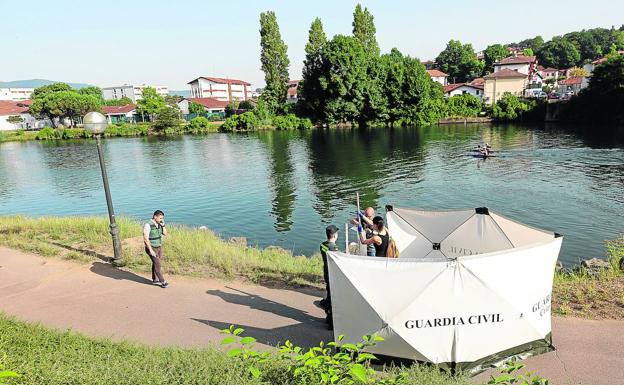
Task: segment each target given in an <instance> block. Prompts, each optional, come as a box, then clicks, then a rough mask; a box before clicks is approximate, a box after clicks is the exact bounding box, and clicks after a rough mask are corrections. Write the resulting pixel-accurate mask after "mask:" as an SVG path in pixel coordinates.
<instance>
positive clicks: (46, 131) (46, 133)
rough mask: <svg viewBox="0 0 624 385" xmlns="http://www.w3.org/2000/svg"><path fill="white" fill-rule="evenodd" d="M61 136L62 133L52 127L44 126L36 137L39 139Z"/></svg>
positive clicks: (58, 137)
mask: <svg viewBox="0 0 624 385" xmlns="http://www.w3.org/2000/svg"><path fill="white" fill-rule="evenodd" d="M60 138H61V136H60V133H59V132H58V131H57V130H55V129H53V128H52V127H44V128H42V129H41V130H40V131H39V132H37V135H35V139H37V140H52V139H60Z"/></svg>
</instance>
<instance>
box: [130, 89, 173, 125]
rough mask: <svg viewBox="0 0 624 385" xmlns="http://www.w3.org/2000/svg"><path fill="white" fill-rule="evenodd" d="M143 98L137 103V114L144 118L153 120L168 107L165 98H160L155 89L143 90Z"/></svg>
mask: <svg viewBox="0 0 624 385" xmlns="http://www.w3.org/2000/svg"><path fill="white" fill-rule="evenodd" d="M142 96H143V97H142V98H141V99H139V100H138V101H137V108H136V111H137V114H139V115H141V117H142V118H149V119H150V120H153V119H154V117H155V116H156V114H158V113H160V112H161V111H163V108H165V107H166V106H167V103H166V102H165V98H163V97H162V96H160V95H159V94H158V92H156V89H155V88H153V87H145V88H144V89H143V94H142Z"/></svg>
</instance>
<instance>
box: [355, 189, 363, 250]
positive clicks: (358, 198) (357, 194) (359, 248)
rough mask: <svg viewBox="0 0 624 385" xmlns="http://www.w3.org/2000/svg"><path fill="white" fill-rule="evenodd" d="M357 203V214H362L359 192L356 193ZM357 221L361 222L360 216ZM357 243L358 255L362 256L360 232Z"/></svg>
mask: <svg viewBox="0 0 624 385" xmlns="http://www.w3.org/2000/svg"><path fill="white" fill-rule="evenodd" d="M355 202H356V205H357V212H358V213H359V212H360V192H359V191H356V192H355ZM355 219H356V220H357V221H358V223H360V222H361V220H360V216H359V215H358V216H357V217H356V218H355ZM357 243H358V255H361V254H362V242H360V233H359V232H358V235H357Z"/></svg>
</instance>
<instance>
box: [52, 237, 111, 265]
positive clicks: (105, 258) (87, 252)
mask: <svg viewBox="0 0 624 385" xmlns="http://www.w3.org/2000/svg"><path fill="white" fill-rule="evenodd" d="M48 243H50V244H52V245H54V246H58V247H61V248H63V249H65V250H69V251H76V252H79V253H83V254H85V255H90V256H92V257H96V258H98V259H99V260H101V261H103V262H110V261H111V260H112V259H113V258H112V257H109V256H108V255H104V254H100V253H98V252H96V251H93V250H87V249H80V248H78V247H73V246H69V245H64V244H62V243H58V242H52V241H48Z"/></svg>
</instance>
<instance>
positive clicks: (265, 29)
mask: <svg viewBox="0 0 624 385" xmlns="http://www.w3.org/2000/svg"><path fill="white" fill-rule="evenodd" d="M260 46H261V53H260V62H261V63H262V71H263V72H264V81H265V83H266V86H265V88H264V91H263V92H262V95H261V96H260V97H261V98H262V99H264V100H265V101H266V103H267V107H268V108H269V110H270V111H271V112H272V113H275V112H276V111H278V110H279V109H280V108H281V107H282V106H283V105H284V104H285V102H286V92H287V88H288V85H287V83H288V79H289V76H288V67H289V66H290V60H288V54H287V50H288V47H287V46H286V44H285V43H284V41H283V40H282V36H281V34H280V31H279V26H278V24H277V18H276V16H275V13H274V12H272V11H268V12H263V13H261V14H260Z"/></svg>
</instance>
